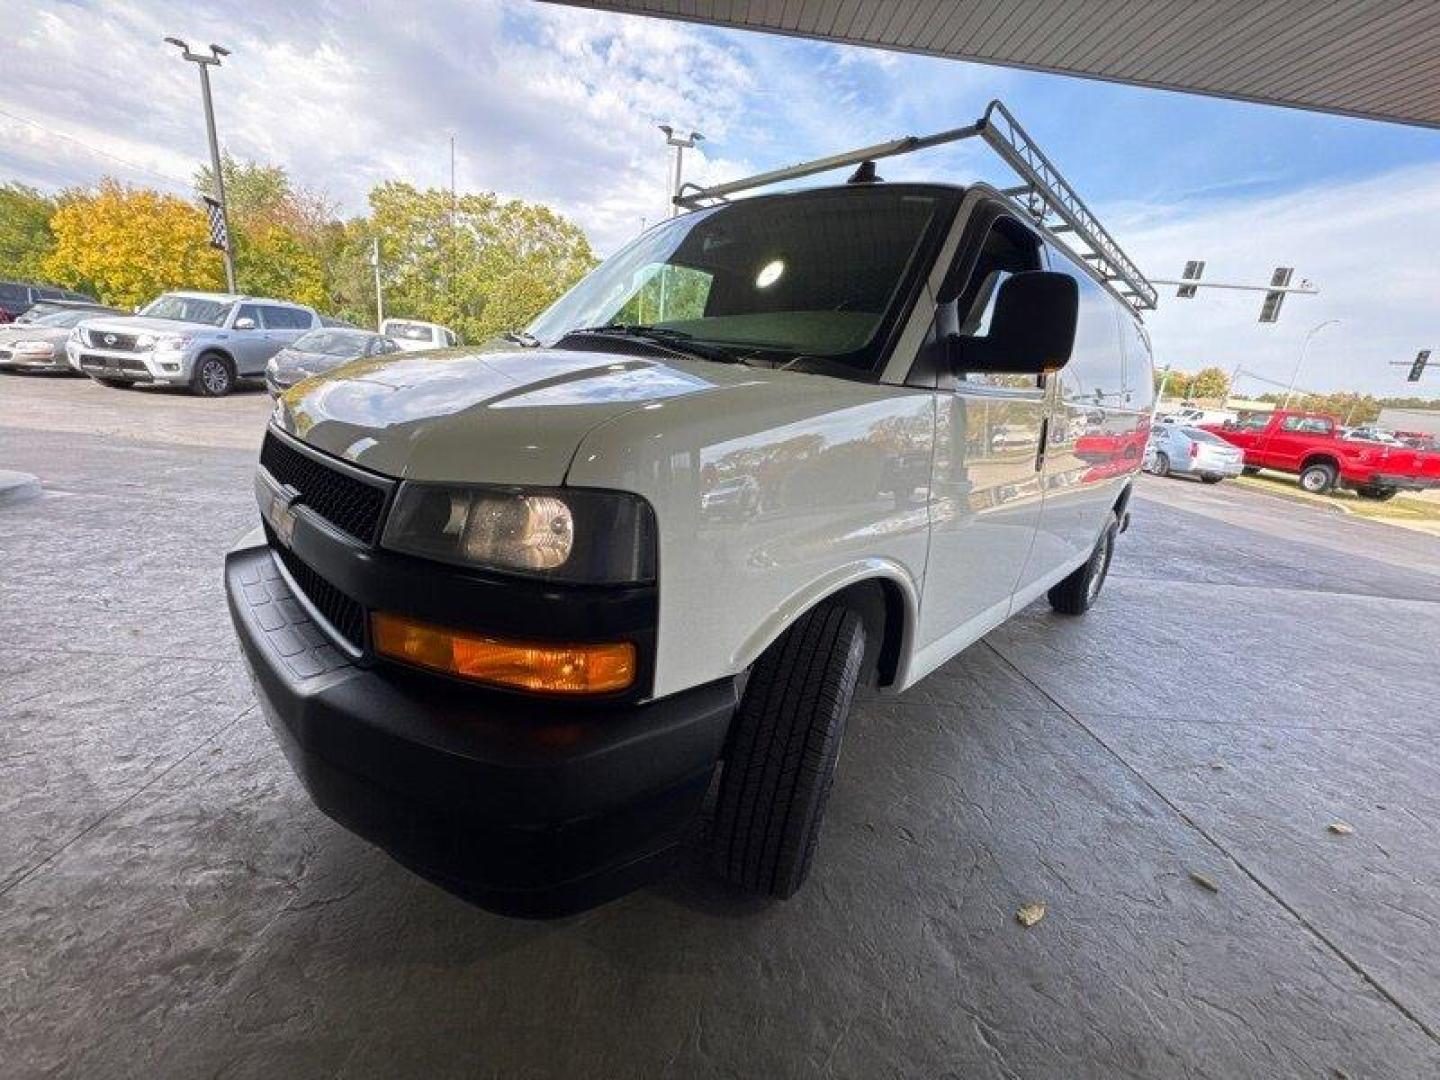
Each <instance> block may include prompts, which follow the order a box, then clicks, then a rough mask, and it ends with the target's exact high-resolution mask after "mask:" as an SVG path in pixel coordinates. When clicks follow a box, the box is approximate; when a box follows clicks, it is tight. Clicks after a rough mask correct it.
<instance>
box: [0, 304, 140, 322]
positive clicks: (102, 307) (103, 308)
mask: <svg viewBox="0 0 1440 1080" xmlns="http://www.w3.org/2000/svg"><path fill="white" fill-rule="evenodd" d="M57 311H79V312H83V313H84V314H85V315H86V316H87V317H89V318H92V319H93V318H95V317H97V316H99V315H128V314H129V312H127V311H121V310H120V309H119V308H113V307H110V306H109V305H108V304H101V303H98V302H96V301H94V300H37V301H35V303H33V304H31V305H30V310H29V311H27V312H25V314H24V315H19V316H17V317H16V318H15V321H14V322H12V323H10V324H8V325H11V326H25V325H28V324H29V323H33V322H38V321H39V320H40V319H41V318H42V317H43V316H45V315H54V314H55V313H56V312H57Z"/></svg>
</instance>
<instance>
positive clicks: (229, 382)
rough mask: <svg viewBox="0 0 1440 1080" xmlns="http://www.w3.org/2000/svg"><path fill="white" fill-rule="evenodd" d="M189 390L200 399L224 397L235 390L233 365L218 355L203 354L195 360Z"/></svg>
mask: <svg viewBox="0 0 1440 1080" xmlns="http://www.w3.org/2000/svg"><path fill="white" fill-rule="evenodd" d="M190 389H191V390H193V391H194V392H195V393H196V394H198V395H199V396H200V397H224V396H225V395H226V394H228V393H230V391H232V390H234V389H235V365H234V364H232V363H231V362H230V360H229V358H228V357H224V356H221V355H220V354H219V353H205V354H204V355H203V356H200V357H198V358H197V359H196V360H195V373H194V374H193V375H192V376H191V377H190Z"/></svg>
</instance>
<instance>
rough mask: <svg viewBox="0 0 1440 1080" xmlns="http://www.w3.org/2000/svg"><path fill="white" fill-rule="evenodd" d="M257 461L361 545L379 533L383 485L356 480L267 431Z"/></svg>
mask: <svg viewBox="0 0 1440 1080" xmlns="http://www.w3.org/2000/svg"><path fill="white" fill-rule="evenodd" d="M260 464H261V466H263V467H264V469H265V471H266V472H268V473H269V474H270V475H271V476H273V477H274V478H275V480H276V481H277V482H278V483H280V484H284V485H287V486H289V487H292V488H294V489H295V490H296V491H298V492H299V493H300V502H301V503H303V504H304V505H305V506H308V507H309V508H310V509H312V510H314V511H315V512H316V513H317V514H319V515H320V516H321V517H323V518H324V519H325V520H326V521H328V522H330V524H332V525H334V526H335V527H336V528H337V529H339V530H340V531H341V532H344V533H348V534H349V535H350V536H353V537H354V538H355V539H356V540H359V541H360V542H361V543H363V544H373V543H375V541H376V540H377V539H379V535H380V516H381V513H382V512H383V510H384V509H385V494H386V491H385V488H383V487H381V486H380V485H379V484H378V483H375V484H371V483H367V482H365V481H364V480H360V479H357V478H356V477H354V476H351V475H350V474H349V473H343V472H341V471H340V470H339V469H332V468H331V467H330V466H328V465H326V464H324V463H323V462H321V461H319V460H317V459H316V458H313V457H311V456H309V455H308V454H302V453H301V452H300V451H299V450H296V449H295V448H294V447H292V446H288V445H286V444H285V443H284V442H281V441H280V439H279V438H278V437H277V436H276V435H275V433H274V432H267V433H266V435H265V442H264V445H262V446H261V448H260Z"/></svg>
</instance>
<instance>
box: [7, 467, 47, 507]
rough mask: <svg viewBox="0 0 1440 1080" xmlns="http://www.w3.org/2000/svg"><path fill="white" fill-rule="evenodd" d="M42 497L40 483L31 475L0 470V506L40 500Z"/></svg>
mask: <svg viewBox="0 0 1440 1080" xmlns="http://www.w3.org/2000/svg"><path fill="white" fill-rule="evenodd" d="M40 495H41V489H40V481H39V479H38V478H36V477H34V476H31V475H30V474H29V473H23V472H11V471H10V470H9V469H0V506H12V505H14V504H16V503H22V502H28V501H30V500H31V499H38V498H39V497H40Z"/></svg>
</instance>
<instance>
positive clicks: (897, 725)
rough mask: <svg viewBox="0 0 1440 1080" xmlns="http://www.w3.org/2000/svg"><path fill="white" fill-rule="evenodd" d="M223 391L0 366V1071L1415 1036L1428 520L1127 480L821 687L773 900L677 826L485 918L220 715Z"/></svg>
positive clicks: (1438, 648)
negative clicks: (1045, 580) (1069, 615)
mask: <svg viewBox="0 0 1440 1080" xmlns="http://www.w3.org/2000/svg"><path fill="white" fill-rule="evenodd" d="M267 411H268V402H267V401H266V399H265V397H264V395H263V394H253V393H252V394H245V395H240V396H237V397H234V398H229V399H224V400H198V399H194V398H189V397H185V396H183V395H177V394H172V393H162V392H149V391H135V390H131V391H115V390H106V389H103V388H101V387H99V386H97V385H95V384H92V383H89V382H84V381H79V380H67V379H51V378H25V377H14V376H11V377H6V376H0V468H10V469H19V470H23V471H26V472H31V473H34V474H36V475H38V476H39V477H40V478H41V480H42V481H43V484H44V487H45V494H44V496H43V497H42V498H40V499H38V500H33V501H29V502H25V503H20V504H17V505H12V506H4V507H0V718H3V724H0V1062H4V1063H5V1065H4V1066H3V1068H0V1072H4V1073H5V1075H7V1076H42V1075H43V1076H50V1075H73V1076H121V1075H123V1076H138V1075H145V1076H177V1077H178V1076H184V1077H190V1076H226V1077H229V1076H257V1077H258V1076H266V1077H273V1076H287V1077H289V1076H312V1075H316V1076H319V1075H326V1076H328V1075H343V1076H394V1075H407V1074H412V1073H413V1074H422V1073H423V1074H424V1075H429V1076H442V1075H465V1076H505V1077H514V1076H536V1077H539V1076H596V1077H599V1076H606V1077H609V1076H699V1075H706V1076H710V1075H715V1076H744V1077H754V1076H767V1077H771V1076H774V1077H779V1076H810V1075H834V1076H850V1077H880V1076H927V1077H941V1076H953V1077H1067V1078H1069V1077H1084V1076H1097V1077H1099V1076H1104V1077H1117V1076H1127V1077H1128V1076H1133V1077H1169V1076H1177V1077H1182V1076H1183V1077H1192V1076H1193V1077H1240V1076H1245V1077H1250V1076H1255V1077H1279V1076H1297V1077H1301V1076H1303V1077H1341V1076H1344V1077H1355V1078H1358V1077H1424V1076H1436V1075H1440V932H1437V930H1440V830H1437V825H1440V739H1437V734H1440V707H1437V689H1440V677H1437V674H1436V672H1437V661H1440V541H1437V540H1436V539H1435V538H1433V537H1428V536H1424V535H1421V534H1417V533H1410V532H1403V531H1401V530H1398V529H1393V528H1390V527H1388V526H1385V525H1382V524H1376V523H1373V522H1366V521H1361V520H1356V519H1350V518H1345V517H1341V516H1339V515H1336V514H1333V513H1329V512H1326V511H1325V510H1324V509H1322V508H1314V507H1311V506H1308V505H1302V504H1299V503H1293V502H1289V501H1285V500H1281V499H1277V498H1274V497H1272V496H1268V495H1265V494H1263V493H1258V492H1254V491H1249V490H1244V489H1240V488H1237V487H1235V486H1234V485H1221V486H1220V487H1218V488H1211V487H1203V486H1201V485H1199V484H1196V483H1189V482H1185V481H1177V480H1169V481H1163V480H1156V479H1155V478H1152V477H1145V478H1143V479H1142V480H1141V488H1140V494H1139V497H1138V498H1137V500H1136V502H1135V507H1134V527H1133V528H1132V530H1131V532H1130V533H1129V534H1128V535H1127V536H1126V537H1125V538H1124V541H1123V543H1122V546H1121V547H1120V549H1119V552H1118V555H1117V558H1116V561H1115V565H1114V571H1113V574H1112V577H1111V580H1110V583H1109V585H1108V587H1107V592H1106V595H1105V597H1104V598H1103V600H1102V602H1101V603H1100V605H1099V607H1098V608H1097V609H1096V610H1095V611H1094V612H1092V613H1091V615H1090V616H1088V617H1087V618H1085V619H1082V620H1065V619H1061V618H1058V617H1055V616H1053V615H1051V614H1050V613H1049V611H1048V609H1047V608H1045V607H1043V606H1040V605H1037V606H1034V607H1032V608H1030V609H1029V610H1028V611H1027V612H1025V613H1024V614H1023V615H1022V616H1020V617H1019V618H1018V619H1016V620H1014V621H1012V622H1011V623H1010V624H1009V625H1007V626H1006V627H1004V628H1002V629H1001V630H999V631H997V632H996V633H994V634H992V635H991V636H990V637H989V638H988V639H987V640H986V641H984V642H983V643H981V644H980V645H978V646H976V647H974V648H972V649H970V650H969V651H967V652H966V653H965V654H963V655H962V656H961V657H959V658H958V659H957V660H955V661H954V662H952V663H951V664H949V665H948V666H946V667H945V668H943V669H942V670H941V671H940V672H938V673H937V674H935V675H934V676H932V677H931V678H929V679H928V680H926V681H925V682H924V683H922V684H921V685H920V686H919V687H917V688H916V689H915V690H913V691H912V692H910V693H909V694H907V695H905V696H904V697H902V698H899V699H888V700H887V699H878V698H873V697H872V698H868V699H866V700H865V701H864V702H863V703H862V704H861V706H860V708H859V712H858V713H857V715H856V717H855V718H854V720H853V721H852V726H851V729H850V736H849V738H848V741H847V745H846V751H845V754H844V756H843V759H842V763H841V768H840V774H839V778H838V780H837V785H836V790H835V795H834V801H833V803H832V806H831V811H830V817H829V820H828V822H827V828H826V833H825V836H824V839H823V841H822V847H821V858H820V859H819V861H818V864H817V867H816V872H815V874H814V876H813V877H812V879H811V882H810V884H809V885H808V887H807V888H806V889H805V890H804V891H803V892H802V893H801V894H800V895H799V896H798V897H797V898H796V899H794V900H793V901H791V902H789V903H785V904H774V903H764V902H759V901H755V900H752V899H748V898H746V897H744V896H741V895H739V894H737V893H734V892H732V891H730V890H729V889H727V888H726V887H724V886H722V885H721V884H719V883H718V882H716V881H715V880H713V879H712V878H711V877H709V875H708V874H707V872H706V871H705V869H704V866H703V863H702V860H701V859H700V857H699V856H698V855H693V856H692V857H691V858H689V859H688V860H687V861H686V863H685V864H684V865H682V866H681V867H680V868H679V869H678V870H677V872H676V873H675V874H674V875H673V876H672V877H670V878H669V879H667V880H665V881H664V882H662V883H660V884H658V885H656V886H654V887H653V888H650V889H648V890H646V891H642V892H640V893H637V894H635V895H632V896H630V897H627V898H625V899H623V900H620V901H618V902H616V903H613V904H611V905H609V906H606V907H604V908H601V909H599V910H595V911H592V912H589V913H587V914H584V915H581V916H577V917H574V918H570V919H567V920H562V921H558V922H553V923H527V922H517V921H510V920H505V919H502V918H499V917H496V916H492V915H489V914H486V913H484V912H481V911H479V910H476V909H474V908H471V907H469V906H467V905H465V904H464V903H462V902H460V901H458V900H455V899H453V898H452V897H450V896H449V895H447V894H445V893H444V892H441V891H440V890H438V889H436V888H435V887H433V886H431V885H429V884H427V883H425V882H423V881H421V880H420V879H418V878H416V877H414V876H412V875H411V874H409V873H408V872H406V871H405V870H402V869H401V868H400V867H398V866H396V865H395V864H393V863H392V862H390V861H389V860H388V859H387V858H386V857H384V856H383V855H381V854H379V853H378V852H377V851H375V850H373V849H371V848H370V847H368V846H367V845H366V844H364V843H363V842H361V841H359V840H357V839H355V838H354V837H352V836H351V835H350V834H348V833H346V832H344V831H343V830H341V829H340V828H339V827H338V826H335V825H333V824H331V823H330V822H329V821H328V820H327V819H325V818H324V817H323V816H321V815H320V813H319V812H318V811H316V810H315V809H314V808H313V807H312V806H311V804H310V802H309V801H308V799H307V798H306V796H305V795H304V793H303V791H302V790H301V788H300V785H299V783H298V782H297V781H296V780H294V779H293V777H292V776H291V774H290V771H289V769H288V768H287V766H286V764H285V762H284V760H283V758H282V756H281V754H280V752H279V750H278V749H277V748H276V747H275V746H274V745H273V743H272V741H271V739H270V736H269V733H268V731H267V729H266V727H265V725H264V723H263V721H262V720H261V718H260V717H259V716H258V715H257V712H256V710H255V708H254V706H253V703H252V699H251V695H250V691H249V687H248V685H247V683H246V678H245V674H244V671H243V667H242V664H241V662H240V659H239V657H238V654H237V651H236V648H235V646H234V644H233V641H232V637H231V632H230V627H229V622H228V619H227V616H226V614H225V604H224V599H223V595H222V589H221V581H220V565H221V557H222V554H223V552H224V550H225V549H226V547H227V546H228V545H229V544H230V542H231V541H232V540H233V539H234V538H235V537H237V536H238V535H239V534H240V533H241V532H243V531H244V530H245V529H247V528H248V527H249V526H250V524H251V523H252V521H253V520H254V518H255V509H254V503H253V497H252V494H251V488H250V472H251V463H252V458H253V454H254V451H255V448H256V447H257V446H258V443H259V437H260V432H261V426H262V425H263V423H264V418H265V416H266V413H267ZM1339 821H1343V822H1345V823H1348V824H1349V825H1350V826H1352V827H1353V830H1354V831H1353V833H1352V834H1350V835H1337V834H1336V833H1334V832H1332V831H1330V830H1329V826H1330V825H1331V824H1332V823H1334V822H1339ZM1194 874H1199V875H1203V877H1204V878H1205V879H1207V880H1208V881H1209V882H1211V883H1213V885H1214V887H1215V889H1214V891H1212V890H1211V889H1209V888H1206V887H1204V886H1203V885H1202V884H1201V883H1199V882H1197V880H1196V879H1195V878H1194V877H1193V876H1192V875H1194ZM1032 901H1043V902H1044V903H1045V904H1046V905H1047V911H1048V913H1047V915H1046V917H1045V918H1044V920H1043V921H1041V922H1040V923H1039V924H1038V925H1036V926H1033V927H1031V928H1029V929H1027V928H1025V927H1022V926H1020V925H1019V924H1018V923H1017V922H1016V920H1015V911H1016V909H1017V908H1018V907H1020V905H1022V904H1025V903H1027V902H1032Z"/></svg>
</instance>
